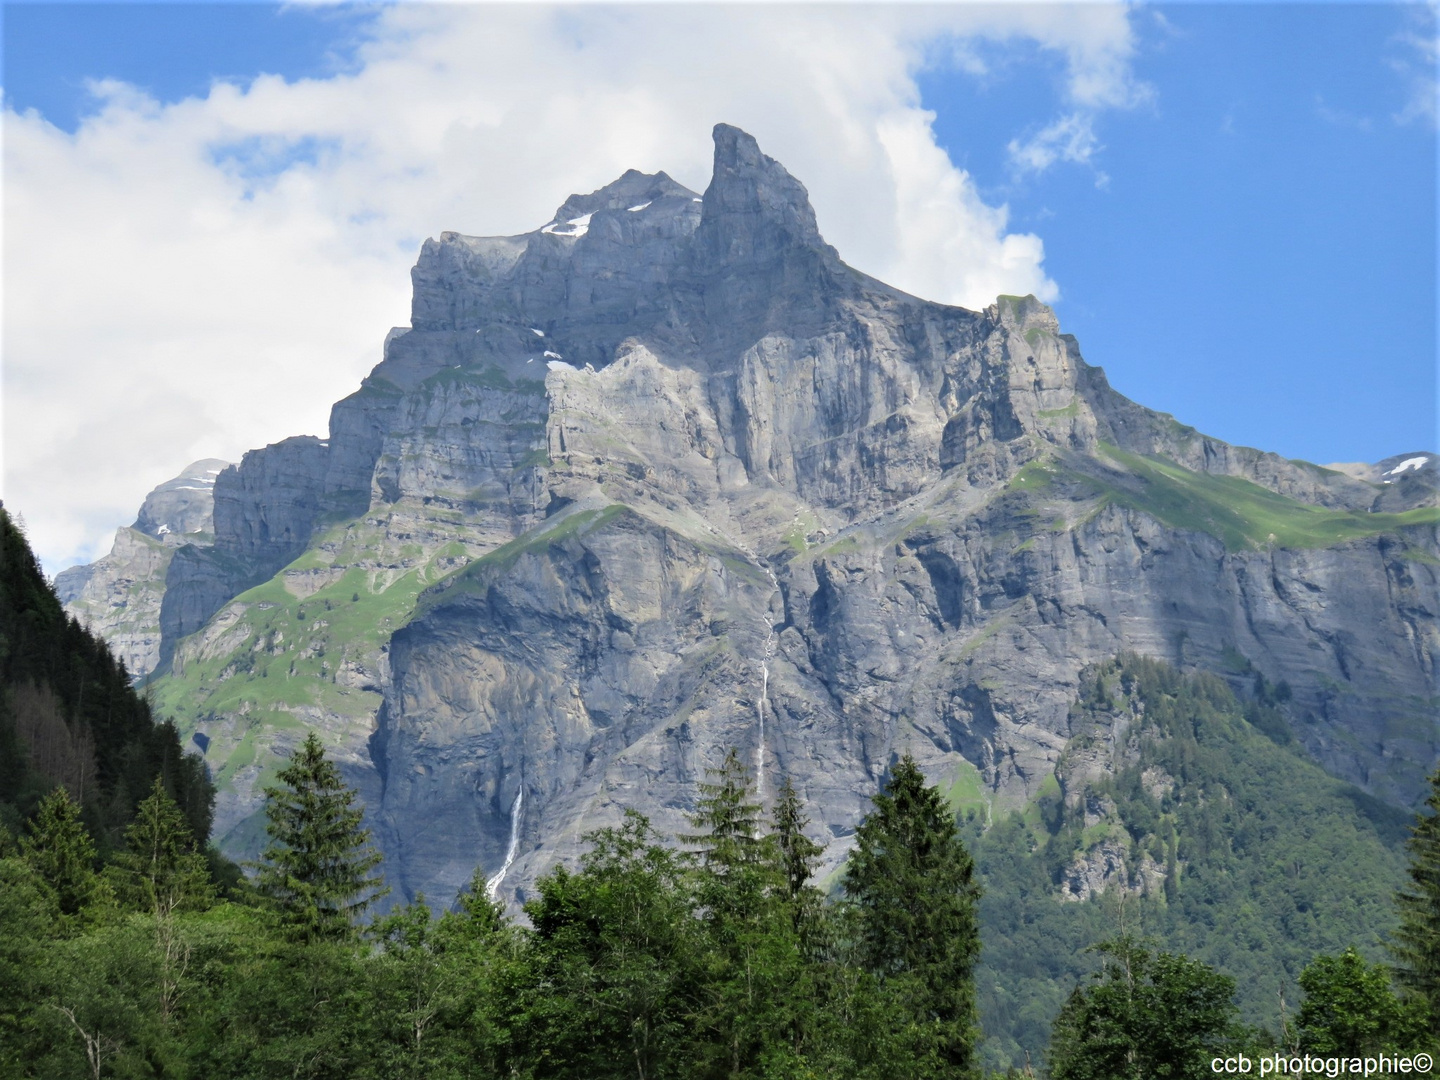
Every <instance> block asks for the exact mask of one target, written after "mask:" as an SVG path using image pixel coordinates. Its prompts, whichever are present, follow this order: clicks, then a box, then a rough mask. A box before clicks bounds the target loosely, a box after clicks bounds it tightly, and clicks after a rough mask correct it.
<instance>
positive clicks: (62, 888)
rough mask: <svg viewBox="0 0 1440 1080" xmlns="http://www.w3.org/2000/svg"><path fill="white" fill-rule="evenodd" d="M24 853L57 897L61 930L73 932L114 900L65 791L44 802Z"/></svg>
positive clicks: (24, 842) (31, 825) (77, 810)
mask: <svg viewBox="0 0 1440 1080" xmlns="http://www.w3.org/2000/svg"><path fill="white" fill-rule="evenodd" d="M20 850H21V852H22V854H23V855H24V857H25V861H26V862H28V863H29V864H30V866H31V867H32V868H33V869H34V871H35V872H36V874H38V875H39V877H40V880H41V881H43V882H44V883H45V886H46V887H47V888H48V889H49V891H50V894H51V895H52V896H53V897H54V900H55V906H56V908H57V909H58V911H59V913H60V919H61V920H62V921H61V925H62V926H65V927H67V928H68V927H73V926H74V925H75V924H76V923H77V922H78V921H79V920H80V919H81V918H82V916H85V915H93V914H94V909H96V908H99V907H103V906H104V905H105V904H106V903H108V901H109V900H110V890H109V889H108V887H107V886H106V883H105V882H104V881H103V880H102V879H101V877H100V875H99V874H97V873H96V872H95V844H94V842H93V841H92V840H91V839H90V834H89V833H88V832H86V831H85V826H84V824H83V823H82V822H81V821H80V807H79V806H77V805H76V804H75V802H74V800H72V799H71V798H70V794H69V792H67V791H66V790H65V789H64V788H56V789H55V790H54V791H52V792H51V793H50V794H49V795H47V796H46V797H45V798H44V799H42V800H41V801H40V808H39V810H38V811H37V813H36V815H35V818H34V820H32V821H31V822H30V823H29V833H28V835H26V836H25V837H24V838H23V839H22V840H21V841H20Z"/></svg>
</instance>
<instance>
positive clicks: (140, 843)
mask: <svg viewBox="0 0 1440 1080" xmlns="http://www.w3.org/2000/svg"><path fill="white" fill-rule="evenodd" d="M197 846H198V845H197V844H196V842H195V834H194V833H192V832H191V831H190V823H189V822H188V821H187V820H186V818H185V814H184V813H183V812H182V811H181V810H180V807H179V806H178V805H176V803H175V800H174V799H172V798H171V797H170V794H169V793H168V792H167V791H166V790H165V785H164V784H163V783H162V782H161V781H160V779H159V778H158V777H157V778H156V780H155V783H154V785H153V786H152V787H151V789H150V794H149V795H148V796H146V798H145V799H144V800H143V801H142V802H141V803H140V805H139V806H137V807H136V808H135V820H134V821H133V822H131V824H130V828H129V829H127V830H126V831H125V850H124V851H122V852H120V853H119V854H118V855H116V856H115V859H114V862H113V863H112V864H111V868H110V875H111V878H112V879H113V881H114V882H115V886H116V888H115V891H116V893H117V894H118V895H119V897H120V899H121V900H122V901H124V902H125V903H128V904H130V905H131V906H133V907H136V908H138V909H139V910H142V911H149V912H153V913H154V914H155V915H157V916H158V917H161V918H164V917H168V916H169V915H170V914H171V913H172V912H174V911H176V910H178V909H180V908H182V907H186V906H195V907H203V906H204V905H205V903H206V902H207V901H208V900H209V899H210V898H211V896H212V889H211V887H210V871H209V864H208V862H207V861H206V859H205V856H204V855H203V854H201V853H200V852H199V851H198V850H197Z"/></svg>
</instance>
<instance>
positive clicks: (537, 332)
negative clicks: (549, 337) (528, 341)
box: [530, 326, 545, 337]
mask: <svg viewBox="0 0 1440 1080" xmlns="http://www.w3.org/2000/svg"><path fill="white" fill-rule="evenodd" d="M530 332H531V333H532V334H534V335H535V336H536V337H544V336H545V331H544V330H536V329H535V327H533V326H532V327H530Z"/></svg>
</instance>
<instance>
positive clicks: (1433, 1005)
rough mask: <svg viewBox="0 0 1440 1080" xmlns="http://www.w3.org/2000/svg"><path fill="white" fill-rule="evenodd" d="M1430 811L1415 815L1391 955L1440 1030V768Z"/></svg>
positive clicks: (1399, 978)
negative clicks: (1408, 870) (1406, 872)
mask: <svg viewBox="0 0 1440 1080" xmlns="http://www.w3.org/2000/svg"><path fill="white" fill-rule="evenodd" d="M1425 805H1426V806H1427V807H1428V808H1429V810H1430V813H1428V814H1427V813H1425V812H1423V811H1422V812H1421V813H1420V814H1419V815H1417V816H1416V819H1415V826H1414V828H1413V829H1412V830H1411V833H1410V840H1409V842H1408V844H1407V846H1408V847H1409V849H1410V872H1409V873H1410V881H1409V882H1408V883H1407V884H1406V886H1405V887H1404V888H1402V889H1401V890H1400V892H1399V894H1398V895H1397V896H1396V903H1397V905H1398V906H1399V908H1400V927H1399V929H1398V930H1396V931H1395V940H1394V942H1393V944H1392V945H1391V951H1392V953H1393V954H1394V958H1395V977H1396V981H1398V982H1399V983H1400V985H1401V986H1402V987H1403V988H1404V989H1405V990H1406V991H1408V992H1409V993H1410V994H1412V995H1414V997H1415V998H1418V999H1419V1001H1420V1003H1421V1006H1422V1007H1423V1008H1424V1009H1426V1010H1427V1011H1428V1012H1429V1013H1430V1019H1431V1022H1432V1023H1433V1025H1434V1029H1435V1030H1437V1031H1440V768H1437V769H1436V770H1435V772H1434V774H1433V775H1432V776H1431V777H1430V795H1429V797H1428V798H1427V799H1426V800H1425Z"/></svg>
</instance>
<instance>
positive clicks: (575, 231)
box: [540, 213, 595, 236]
mask: <svg viewBox="0 0 1440 1080" xmlns="http://www.w3.org/2000/svg"><path fill="white" fill-rule="evenodd" d="M594 216H595V215H594V214H593V213H590V214H582V215H580V216H579V217H577V218H571V219H570V220H569V221H567V222H565V224H566V225H569V226H570V228H569V229H565V228H562V227H561V225H560V223H559V222H558V221H552V222H551V223H550V224H549V225H546V226H544V227H543V228H542V229H541V230H540V231H541V232H542V233H550V234H551V235H553V236H584V235H585V234H586V233H587V232H589V231H590V219H591V218H592V217H594Z"/></svg>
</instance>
